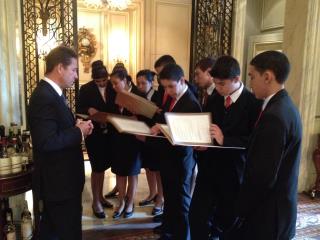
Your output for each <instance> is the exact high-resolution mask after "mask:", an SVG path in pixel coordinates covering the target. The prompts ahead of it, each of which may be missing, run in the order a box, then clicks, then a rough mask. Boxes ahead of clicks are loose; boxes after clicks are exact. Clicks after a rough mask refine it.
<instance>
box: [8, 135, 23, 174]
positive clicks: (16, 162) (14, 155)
mask: <svg viewBox="0 0 320 240" xmlns="http://www.w3.org/2000/svg"><path fill="white" fill-rule="evenodd" d="M8 151H9V149H8ZM8 153H9V156H10V158H11V166H12V173H19V172H21V170H22V166H21V154H20V149H19V146H18V139H17V138H16V137H14V138H12V145H11V147H10V151H9V152H8Z"/></svg>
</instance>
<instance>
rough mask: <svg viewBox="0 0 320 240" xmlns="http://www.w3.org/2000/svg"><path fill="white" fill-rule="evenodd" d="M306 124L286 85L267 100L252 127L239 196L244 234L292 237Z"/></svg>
mask: <svg viewBox="0 0 320 240" xmlns="http://www.w3.org/2000/svg"><path fill="white" fill-rule="evenodd" d="M301 135H302V127H301V120H300V116H299V113H298V110H297V109H296V107H295V106H294V104H293V103H292V101H291V99H290V97H289V96H288V93H287V92H286V90H281V91H279V92H278V93H276V94H275V95H274V96H273V97H272V98H271V100H270V102H269V103H268V104H267V106H266V108H265V110H264V112H263V113H262V115H261V117H260V120H259V122H258V123H257V125H256V128H255V129H254V131H253V134H252V138H251V141H250V147H249V149H248V155H247V159H248V160H247V166H246V171H245V178H244V182H243V185H242V188H241V192H240V197H239V201H237V202H238V208H237V209H238V213H239V215H240V216H241V217H242V218H244V220H245V223H244V229H245V236H244V238H243V239H261V240H264V239H266V240H267V239H274V240H277V239H279V240H280V239H291V238H292V237H293V236H294V234H295V223H296V214H297V209H296V208H297V183H298V175H299V162H300V153H301Z"/></svg>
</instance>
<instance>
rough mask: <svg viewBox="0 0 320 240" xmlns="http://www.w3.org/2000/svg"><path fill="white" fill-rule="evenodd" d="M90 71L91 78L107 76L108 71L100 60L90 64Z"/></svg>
mask: <svg viewBox="0 0 320 240" xmlns="http://www.w3.org/2000/svg"><path fill="white" fill-rule="evenodd" d="M91 67H92V71H91V78H92V79H99V78H107V77H108V75H109V74H108V71H107V68H106V67H105V66H104V65H103V62H102V61H101V60H97V61H94V62H93V63H92V64H91Z"/></svg>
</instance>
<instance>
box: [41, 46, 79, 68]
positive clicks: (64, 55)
mask: <svg viewBox="0 0 320 240" xmlns="http://www.w3.org/2000/svg"><path fill="white" fill-rule="evenodd" d="M72 58H75V59H77V58H78V55H77V54H76V52H75V51H74V50H73V49H71V48H69V47H66V46H58V47H56V48H54V49H52V50H51V51H50V52H49V54H48V55H47V56H46V58H45V61H46V72H45V74H48V73H50V72H52V71H53V69H54V68H55V66H57V65H59V64H60V63H61V64H62V65H63V66H64V67H67V66H69V65H70V64H71V59H72Z"/></svg>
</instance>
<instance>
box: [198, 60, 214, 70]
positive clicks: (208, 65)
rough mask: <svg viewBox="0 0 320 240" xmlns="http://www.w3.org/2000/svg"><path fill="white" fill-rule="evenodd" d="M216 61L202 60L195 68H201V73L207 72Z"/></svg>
mask: <svg viewBox="0 0 320 240" xmlns="http://www.w3.org/2000/svg"><path fill="white" fill-rule="evenodd" d="M215 62H216V60H215V59H214V58H212V57H206V58H202V59H201V60H200V61H199V62H197V64H196V67H195V68H200V69H201V71H203V72H204V71H206V70H208V69H212V68H213V66H214V64H215Z"/></svg>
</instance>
